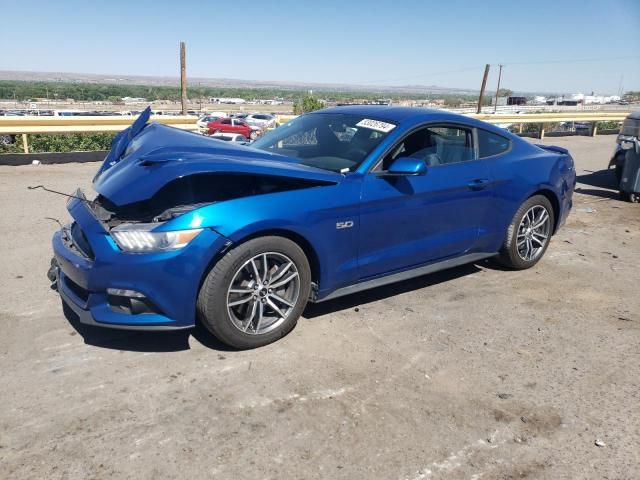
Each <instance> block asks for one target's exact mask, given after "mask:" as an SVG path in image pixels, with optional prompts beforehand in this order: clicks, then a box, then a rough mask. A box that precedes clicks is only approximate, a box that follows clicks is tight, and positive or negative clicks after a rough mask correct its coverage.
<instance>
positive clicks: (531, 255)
mask: <svg viewBox="0 0 640 480" xmlns="http://www.w3.org/2000/svg"><path fill="white" fill-rule="evenodd" d="M550 234H551V217H550V216H549V212H548V211H547V209H546V208H545V207H543V206H542V205H534V206H533V207H531V208H530V209H529V210H527V213H525V214H524V217H522V220H521V221H520V226H519V227H518V236H517V238H516V242H517V245H516V249H517V250H518V255H519V256H520V258H521V259H522V260H525V261H527V262H531V261H533V260H536V259H537V258H538V257H539V256H540V255H542V252H543V251H544V247H545V245H546V244H547V242H548V241H549V236H550Z"/></svg>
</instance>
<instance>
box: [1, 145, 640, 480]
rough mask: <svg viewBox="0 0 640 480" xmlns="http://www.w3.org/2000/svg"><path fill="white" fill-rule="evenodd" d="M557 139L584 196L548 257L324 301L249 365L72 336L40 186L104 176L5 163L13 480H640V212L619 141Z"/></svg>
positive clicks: (205, 340) (132, 341) (119, 335)
mask: <svg viewBox="0 0 640 480" xmlns="http://www.w3.org/2000/svg"><path fill="white" fill-rule="evenodd" d="M545 142H546V143H549V144H558V145H561V146H565V147H568V148H569V149H570V150H571V152H572V153H573V154H574V157H575V158H576V162H577V170H578V175H579V177H578V178H579V180H578V181H579V183H578V188H577V193H576V195H575V208H574V211H573V213H572V214H571V216H570V218H569V221H568V223H567V225H566V226H565V227H564V228H563V229H562V230H561V231H560V232H559V233H558V234H557V235H556V236H555V237H554V239H553V242H552V244H551V245H550V247H549V250H548V252H547V254H546V256H545V258H544V259H543V260H542V261H541V262H540V263H539V264H538V266H536V267H535V268H533V269H531V270H528V271H524V272H510V271H501V270H499V269H496V268H494V267H492V266H491V265H489V264H488V263H484V262H483V263H479V264H476V265H469V266H464V267H460V268H456V269H454V270H450V271H447V272H443V273H440V274H435V275H430V276H425V277H421V278H418V279H415V280H412V281H407V282H403V283H400V284H396V285H392V286H389V287H383V288H378V289H376V290H372V291H369V292H365V293H362V294H357V295H353V296H350V297H346V298H343V299H340V300H336V301H332V302H328V303H325V304H320V305H317V306H312V307H309V308H308V309H307V311H306V313H305V315H304V318H303V319H302V320H301V321H300V323H299V324H298V327H297V328H296V329H295V330H294V331H293V332H292V333H291V334H290V335H289V336H287V337H286V338H284V339H283V340H281V341H279V342H277V343H275V344H273V345H270V346H268V347H265V348H261V349H258V350H253V351H245V352H236V351H228V350H226V349H225V348H224V347H223V346H221V345H220V344H219V343H218V342H216V341H215V339H213V338H212V337H211V336H210V335H208V334H207V333H206V332H204V331H202V330H201V329H195V330H194V331H187V332H179V333H169V334H149V333H129V332H118V331H112V330H102V329H89V328H81V327H78V326H74V325H72V324H71V323H70V322H69V321H68V320H67V319H66V318H65V316H64V315H63V313H62V308H61V303H60V300H59V298H58V296H57V294H56V293H55V292H54V291H52V290H51V289H50V285H49V282H48V281H47V279H46V277H45V273H46V270H47V267H48V263H49V259H50V257H51V251H50V250H51V248H50V243H49V242H50V237H51V235H52V233H53V232H54V230H55V229H56V228H57V226H56V224H55V222H54V221H52V220H47V219H45V217H55V218H59V219H63V220H66V218H67V216H66V212H65V206H64V205H65V201H64V200H63V199H62V198H58V197H56V196H54V195H49V194H47V193H45V192H42V191H35V192H29V191H27V190H26V186H27V185H33V184H40V183H43V184H46V185H48V186H50V187H52V188H56V189H60V190H63V191H68V192H71V191H72V190H73V189H74V187H76V186H77V185H80V186H83V187H85V188H88V187H89V185H90V179H91V177H92V175H93V173H94V171H95V169H96V168H97V164H83V165H80V164H68V165H40V166H25V167H0V205H1V211H2V215H1V216H0V227H2V228H1V229H0V255H1V257H2V259H3V260H2V268H1V269H0V325H1V328H2V330H1V331H2V335H0V361H1V370H0V372H1V373H0V376H1V377H0V378H1V385H2V388H1V389H0V405H2V408H1V409H0V477H1V478H11V479H22V478H29V479H32V478H46V479H85V478H97V479H103V478H132V479H146V478H149V479H150V478H154V479H155V478H220V479H231V478H234V479H240V478H250V479H255V478H264V479H316V478H331V479H350V480H351V479H398V480H402V479H409V480H413V479H415V480H418V479H444V478H447V479H450V478H454V479H457V478H461V479H480V478H482V479H514V478H545V479H564V478H571V479H582V478H594V479H600V478H606V479H636V478H640V466H639V465H640V447H639V446H638V445H640V380H639V379H640V316H639V315H640V309H639V308H638V307H639V306H640V296H639V295H638V285H639V282H638V280H639V279H640V274H639V273H638V267H640V229H639V226H640V207H639V206H637V205H631V204H628V203H623V202H621V201H619V200H618V199H617V196H616V192H615V191H614V190H613V181H612V176H611V174H610V172H605V171H603V170H604V168H605V167H606V165H607V162H608V158H609V155H610V153H611V150H612V148H613V143H614V137H612V136H602V137H596V138H588V137H579V138H575V137H574V138H553V139H551V138H550V139H547V140H545ZM597 440H599V441H601V442H602V444H603V446H597V445H596V444H595V443H596V441H597Z"/></svg>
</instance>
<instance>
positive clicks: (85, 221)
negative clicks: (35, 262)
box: [51, 191, 228, 330]
mask: <svg viewBox="0 0 640 480" xmlns="http://www.w3.org/2000/svg"><path fill="white" fill-rule="evenodd" d="M83 198H84V196H83V194H82V192H81V191H78V192H77V198H72V199H71V200H70V201H69V202H68V204H67V210H68V211H69V213H70V214H71V217H72V218H73V220H74V223H73V224H72V226H71V227H65V228H63V229H62V230H60V231H58V232H56V233H55V235H54V236H53V240H52V243H53V251H54V259H55V261H54V264H53V266H52V271H51V275H55V277H56V282H57V287H58V292H59V294H60V297H61V298H62V300H63V301H64V302H65V303H66V304H67V306H68V307H69V308H70V309H71V310H72V311H73V312H74V313H75V314H76V315H77V317H78V320H79V321H80V322H81V323H83V324H87V325H96V326H102V327H110V328H118V329H127V330H176V329H183V328H190V327H193V326H194V325H195V319H196V311H195V305H196V299H197V294H198V289H199V284H200V279H201V278H202V277H203V275H204V273H205V270H206V268H207V266H208V265H209V264H210V262H211V261H212V260H213V259H214V257H215V255H216V253H218V252H220V251H222V250H223V249H224V248H225V247H226V246H228V240H227V239H226V238H225V237H223V236H221V235H219V234H217V233H216V232H214V231H213V230H211V229H204V230H203V231H202V232H201V233H200V234H199V235H198V237H197V238H196V239H194V240H193V241H192V242H191V243H190V244H189V245H187V246H186V247H184V248H182V249H180V250H174V251H165V252H154V253H128V252H123V251H122V250H120V248H119V247H118V246H117V244H116V243H115V241H114V240H113V239H112V237H111V235H110V234H109V232H108V230H107V227H106V226H105V225H104V224H103V223H102V222H101V221H100V220H98V219H97V218H96V216H95V215H94V212H93V211H92V208H91V207H90V206H89V204H88V202H86V201H85V200H84V199H83ZM127 296H129V297H130V298H127Z"/></svg>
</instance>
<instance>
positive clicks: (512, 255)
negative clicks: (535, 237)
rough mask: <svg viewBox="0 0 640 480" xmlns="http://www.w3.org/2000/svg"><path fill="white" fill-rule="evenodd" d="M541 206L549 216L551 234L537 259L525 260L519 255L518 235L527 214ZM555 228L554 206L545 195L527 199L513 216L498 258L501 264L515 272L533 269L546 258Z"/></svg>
mask: <svg viewBox="0 0 640 480" xmlns="http://www.w3.org/2000/svg"><path fill="white" fill-rule="evenodd" d="M536 206H540V207H544V209H545V210H546V211H547V214H548V215H549V227H550V228H549V232H548V237H547V239H546V242H545V243H544V245H543V246H542V250H541V251H540V252H539V253H537V254H536V256H535V258H533V259H531V260H525V259H524V258H522V256H521V255H520V253H518V245H517V233H518V228H519V227H520V224H521V222H522V220H523V217H524V216H525V214H526V213H527V212H528V211H529V210H530V209H531V208H533V207H536ZM554 226H555V213H554V211H553V206H552V205H551V202H550V201H549V199H548V198H547V197H545V196H544V195H534V196H533V197H530V198H529V199H527V200H526V201H525V202H524V203H523V204H522V205H520V208H519V209H518V211H517V212H516V214H515V215H514V216H513V220H511V224H510V225H509V228H508V229H507V233H506V236H505V240H504V244H503V246H502V248H501V249H500V254H499V255H498V257H497V260H498V262H499V263H501V264H502V265H504V266H505V267H507V268H511V269H514V270H524V269H527V268H531V267H533V266H534V265H535V264H536V263H538V262H539V261H540V259H541V258H542V257H543V256H544V254H545V252H546V251H547V247H548V246H549V242H550V241H551V235H552V233H553V228H554Z"/></svg>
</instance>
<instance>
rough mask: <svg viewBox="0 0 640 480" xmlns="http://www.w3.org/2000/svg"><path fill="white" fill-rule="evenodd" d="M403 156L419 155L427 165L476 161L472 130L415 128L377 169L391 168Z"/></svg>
mask: <svg viewBox="0 0 640 480" xmlns="http://www.w3.org/2000/svg"><path fill="white" fill-rule="evenodd" d="M400 157H412V158H419V159H421V160H423V161H424V162H425V163H426V164H427V166H428V167H435V166H439V165H447V164H451V163H459V162H466V161H469V160H473V159H474V158H475V153H474V150H473V135H472V132H471V129H469V128H464V127H457V126H444V125H443V126H437V125H433V126H429V127H425V128H421V129H419V130H416V131H415V132H413V133H411V134H409V135H408V136H407V137H405V138H404V139H403V140H401V141H400V142H399V143H398V144H397V145H395V146H394V148H393V149H392V150H391V151H390V152H389V153H388V154H387V155H386V156H385V157H384V159H383V160H382V162H381V164H380V165H378V167H377V168H376V169H377V170H383V171H384V170H388V169H389V167H390V166H391V164H392V163H393V162H394V161H395V160H396V159H397V158H400Z"/></svg>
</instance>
